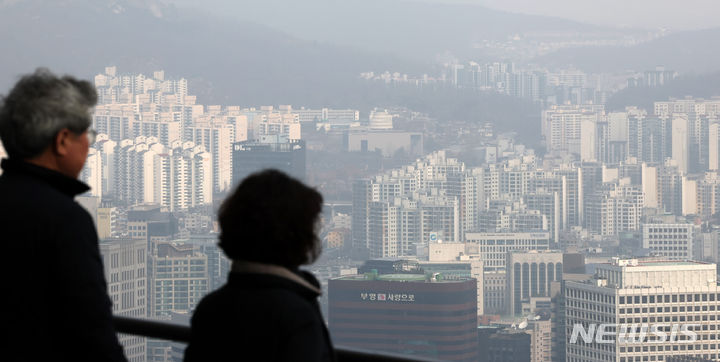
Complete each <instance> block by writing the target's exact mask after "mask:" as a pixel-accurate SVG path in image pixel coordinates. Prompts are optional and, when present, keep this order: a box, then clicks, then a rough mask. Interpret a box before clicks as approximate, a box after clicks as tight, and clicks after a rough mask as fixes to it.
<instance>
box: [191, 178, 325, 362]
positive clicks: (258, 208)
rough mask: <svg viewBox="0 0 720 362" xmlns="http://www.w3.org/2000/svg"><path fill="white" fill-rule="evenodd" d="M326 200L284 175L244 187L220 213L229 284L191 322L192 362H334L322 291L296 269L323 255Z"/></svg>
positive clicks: (204, 302)
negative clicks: (320, 226) (319, 230)
mask: <svg viewBox="0 0 720 362" xmlns="http://www.w3.org/2000/svg"><path fill="white" fill-rule="evenodd" d="M321 208H322V196H321V195H320V194H319V193H318V192H317V191H315V190H313V189H311V188H309V187H307V186H305V185H303V184H302V183H301V182H299V181H297V180H295V179H293V178H290V177H288V176H287V175H285V174H284V173H282V172H279V171H275V170H266V171H263V172H260V173H256V174H253V175H251V176H249V177H248V178H246V179H245V180H243V182H242V183H241V184H240V186H239V187H238V188H237V189H236V190H235V192H234V193H233V194H232V195H231V196H230V197H229V198H228V199H226V200H225V202H224V203H223V205H222V206H221V208H220V212H219V222H220V229H221V233H220V247H221V248H222V249H223V251H224V252H225V254H226V255H227V256H228V258H230V259H231V260H232V270H231V272H230V275H229V276H228V281H227V284H225V285H224V286H223V287H222V288H220V289H218V290H217V291H215V292H213V293H210V294H209V295H208V296H206V297H205V298H204V299H203V300H202V301H201V302H200V304H199V305H198V307H197V309H196V310H195V313H194V315H193V317H192V337H191V340H190V343H189V345H188V348H187V350H186V351H185V360H186V361H230V360H233V361H239V360H248V361H250V360H253V361H333V360H335V357H334V352H333V347H332V344H331V342H330V337H329V335H328V330H327V327H326V326H325V322H324V320H323V318H322V315H321V314H320V309H319V306H318V302H317V298H318V296H319V295H320V284H319V283H318V281H317V280H316V279H315V278H314V277H313V276H312V275H311V274H310V273H307V272H305V271H301V270H299V269H298V267H299V266H300V265H303V264H309V263H312V262H313V261H315V259H316V258H317V256H318V255H319V252H320V245H319V241H318V237H317V235H316V225H317V223H318V217H319V215H320V211H321Z"/></svg>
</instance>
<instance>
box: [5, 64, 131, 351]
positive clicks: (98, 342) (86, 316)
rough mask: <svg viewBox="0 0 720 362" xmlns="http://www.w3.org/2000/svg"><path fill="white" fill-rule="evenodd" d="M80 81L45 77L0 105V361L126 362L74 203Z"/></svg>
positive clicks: (82, 106)
mask: <svg viewBox="0 0 720 362" xmlns="http://www.w3.org/2000/svg"><path fill="white" fill-rule="evenodd" d="M96 102H97V94H96V92H95V89H94V88H93V86H92V85H91V84H90V83H88V82H86V81H79V80H76V79H75V78H72V77H69V76H65V77H62V78H60V77H57V76H55V75H53V74H52V73H50V72H49V71H48V70H45V69H38V70H37V71H36V72H35V73H34V74H30V75H27V76H24V77H22V78H21V79H20V81H18V83H17V84H16V85H15V87H14V88H13V89H12V90H11V91H10V93H9V94H8V95H7V97H5V98H4V99H3V102H2V106H1V107H0V138H1V139H2V142H3V145H4V147H5V150H6V152H7V154H8V156H9V158H7V159H4V160H2V168H3V174H2V176H0V235H1V236H2V237H1V238H0V240H2V241H3V243H2V247H3V256H4V258H3V261H2V262H1V263H0V265H1V267H0V268H1V269H0V270H1V273H0V278H2V285H3V298H2V304H3V308H2V310H1V312H2V315H3V322H2V327H3V329H5V331H6V332H10V334H7V333H6V334H5V335H6V336H9V337H4V338H1V339H0V341H2V342H0V346H1V348H0V350H1V351H2V352H1V353H2V355H3V360H7V361H14V360H24V361H28V360H32V361H34V360H43V361H51V360H53V361H54V360H61V361H65V360H72V361H124V360H125V357H124V355H123V351H122V347H120V345H119V343H118V340H117V336H116V335H115V330H114V327H113V324H112V314H111V302H110V299H109V298H108V295H107V290H106V288H107V286H106V282H105V277H104V274H103V265H102V261H101V259H100V253H99V250H98V241H97V234H96V231H95V226H94V225H93V222H92V219H91V218H90V215H88V213H87V212H86V211H85V210H84V209H83V208H82V207H80V206H79V205H78V204H77V203H76V202H75V201H74V200H73V198H74V197H75V196H76V195H78V194H80V193H83V192H86V191H87V190H88V189H89V188H88V186H87V185H85V184H84V183H82V182H80V181H78V180H77V177H78V175H79V174H80V171H81V170H82V168H83V165H84V164H85V159H86V158H87V154H88V148H89V146H90V144H91V143H92V142H93V138H94V133H93V132H92V130H90V129H89V127H90V124H91V122H92V120H91V116H90V110H91V108H92V107H93V106H94V105H95V103H96Z"/></svg>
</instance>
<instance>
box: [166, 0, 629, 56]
mask: <svg viewBox="0 0 720 362" xmlns="http://www.w3.org/2000/svg"><path fill="white" fill-rule="evenodd" d="M173 1H174V3H176V4H182V5H187V6H202V7H203V8H210V9H214V11H215V12H222V13H223V14H225V15H227V16H232V17H235V18H238V19H244V20H251V21H253V22H257V23H260V24H263V25H267V26H269V27H272V28H274V29H278V30H281V31H284V32H286V33H288V34H292V35H293V36H297V37H299V38H302V39H307V40H317V41H323V42H329V43H333V44H340V45H346V46H352V47H355V48H358V49H365V50H372V51H380V52H386V53H392V54H396V55H401V56H405V57H410V58H419V59H428V60H432V59H433V57H434V56H435V55H437V54H440V53H444V52H446V51H448V52H451V53H452V54H454V55H455V56H459V57H464V56H469V55H470V54H472V55H476V54H477V53H476V52H474V51H473V49H472V45H473V43H474V42H478V41H481V40H506V39H508V38H509V37H511V36H513V35H515V34H522V33H526V32H544V33H556V32H569V33H591V32H615V30H612V29H609V28H604V27H600V26H593V25H586V24H581V23H578V22H573V21H570V20H565V19H560V18H553V17H543V16H535V15H524V14H514V13H509V12H503V11H498V10H493V9H489V8H486V7H482V6H476V5H462V4H438V3H429V2H421V1H406V0H302V1H298V0H241V1H237V0H205V1H203V2H202V5H198V4H197V3H196V0H173Z"/></svg>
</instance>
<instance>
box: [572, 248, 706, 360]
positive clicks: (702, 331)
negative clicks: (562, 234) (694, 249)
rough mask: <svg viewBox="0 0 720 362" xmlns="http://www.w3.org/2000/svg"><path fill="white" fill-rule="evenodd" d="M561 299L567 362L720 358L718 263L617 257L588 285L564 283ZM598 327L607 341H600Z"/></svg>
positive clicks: (600, 269) (601, 268)
mask: <svg viewBox="0 0 720 362" xmlns="http://www.w3.org/2000/svg"><path fill="white" fill-rule="evenodd" d="M564 296H565V321H566V327H565V334H566V361H568V362H581V361H588V362H589V361H593V362H595V361H616V362H634V361H664V360H667V359H668V357H675V356H695V357H700V358H704V359H706V360H716V361H717V360H718V359H720V340H718V330H717V326H718V315H719V314H718V310H720V286H719V285H718V282H717V267H716V265H715V264H710V263H702V262H693V261H667V260H660V259H651V258H648V259H619V258H614V259H613V261H612V263H611V264H604V265H599V266H598V267H597V269H596V273H595V278H594V279H592V280H590V281H585V282H580V281H566V282H565V290H564ZM599 325H606V326H607V325H609V326H610V327H609V329H608V328H606V329H605V330H606V331H608V332H609V335H607V336H604V337H603V336H600V337H598V335H597V333H594V332H595V330H596V329H595V328H599V327H598V326H599ZM591 326H595V327H591ZM591 328H592V329H593V330H592V333H590V334H593V335H590V336H589V338H587V340H586V339H585V337H582V336H580V335H581V334H582V331H583V330H584V331H585V332H587V331H590V329H591ZM640 328H645V330H646V333H645V334H644V335H643V333H641V329H640ZM633 330H634V332H635V333H633V334H631V332H632V331H633ZM653 331H655V332H653ZM683 331H684V332H683ZM573 334H575V337H573Z"/></svg>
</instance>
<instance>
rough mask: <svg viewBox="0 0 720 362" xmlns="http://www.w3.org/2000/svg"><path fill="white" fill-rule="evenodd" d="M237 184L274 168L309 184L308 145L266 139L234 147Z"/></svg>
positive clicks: (234, 169) (234, 181) (266, 137)
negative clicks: (306, 176) (307, 167)
mask: <svg viewBox="0 0 720 362" xmlns="http://www.w3.org/2000/svg"><path fill="white" fill-rule="evenodd" d="M232 163H233V164H232V166H233V170H232V173H233V184H234V185H237V184H239V183H240V181H242V180H243V179H244V178H245V177H247V176H248V175H250V174H252V173H254V172H257V171H260V170H264V169H268V168H274V169H277V170H280V171H283V172H285V173H287V174H288V175H290V176H292V177H295V178H297V179H298V180H301V181H305V141H303V140H288V139H287V138H284V137H280V136H262V137H261V138H260V139H259V140H253V141H243V142H237V143H235V144H233V160H232Z"/></svg>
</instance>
